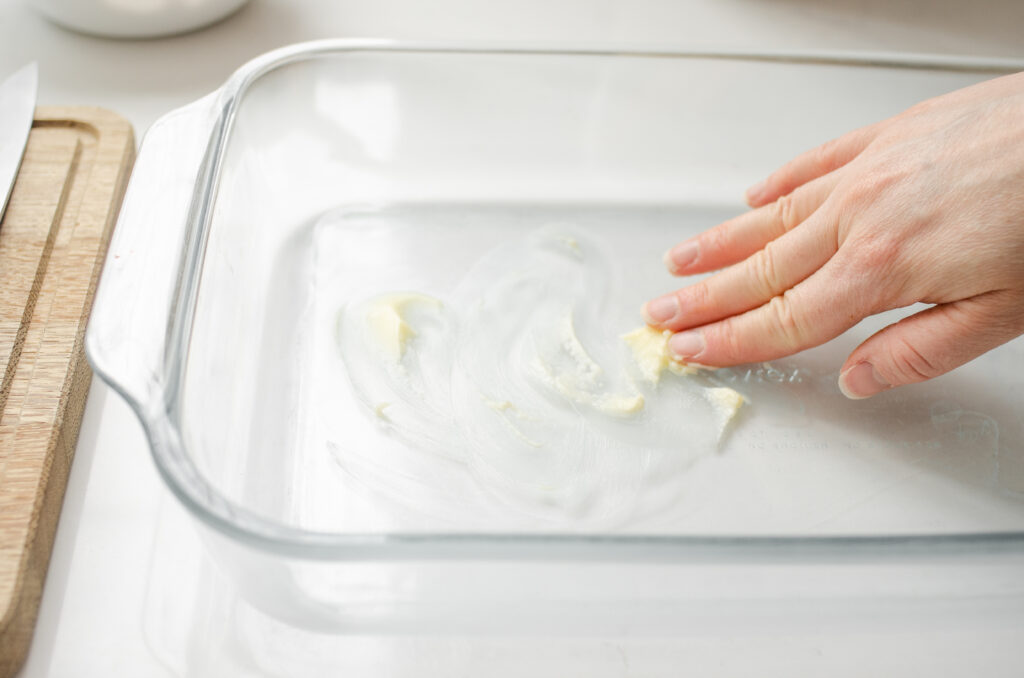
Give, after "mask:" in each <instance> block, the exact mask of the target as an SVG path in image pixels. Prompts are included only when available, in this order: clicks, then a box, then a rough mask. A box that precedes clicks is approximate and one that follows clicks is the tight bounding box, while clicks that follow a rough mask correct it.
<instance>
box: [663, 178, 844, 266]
mask: <svg viewBox="0 0 1024 678" xmlns="http://www.w3.org/2000/svg"><path fill="white" fill-rule="evenodd" d="M839 177H840V175H839V173H838V172H832V173H829V174H826V175H825V176H823V177H818V178H817V179H815V180H813V181H811V182H809V183H807V184H804V185H803V186H801V187H800V188H798V189H796V190H795V191H793V192H792V193H790V194H789V195H785V196H782V197H781V198H779V199H778V200H776V201H775V202H773V203H771V204H769V205H765V206H763V207H759V208H757V209H755V210H751V211H750V212H746V213H744V214H741V215H740V216H738V217H736V218H734V219H730V220H728V221H725V222H723V223H721V224H719V225H718V226H715V227H714V228H712V229H709V230H707V231H704V232H703V233H701V234H700V235H698V236H696V237H694V238H690V239H689V240H684V241H683V242H681V243H679V244H678V245H676V246H675V247H673V248H672V249H670V250H669V251H668V252H666V253H665V266H666V268H668V270H669V272H670V273H672V274H673V275H693V274H695V273H705V272H707V271H714V270H716V269H719V268H723V267H725V266H729V265H732V264H735V263H736V262H737V261H743V260H744V259H746V258H747V257H749V256H750V255H751V254H753V253H755V252H757V251H758V250H760V249H761V248H762V247H764V246H765V244H766V243H768V242H770V241H772V240H775V239H776V238H778V237H779V236H781V235H782V234H784V233H786V232H787V231H790V230H792V229H794V228H796V227H797V226H798V225H800V224H801V223H803V222H804V221H805V220H806V219H807V218H808V217H810V216H811V215H812V214H814V212H815V210H817V209H818V208H819V207H820V206H821V204H822V203H824V202H825V200H826V199H827V198H828V196H829V195H830V194H831V193H832V190H833V189H834V188H835V186H836V184H837V183H839Z"/></svg>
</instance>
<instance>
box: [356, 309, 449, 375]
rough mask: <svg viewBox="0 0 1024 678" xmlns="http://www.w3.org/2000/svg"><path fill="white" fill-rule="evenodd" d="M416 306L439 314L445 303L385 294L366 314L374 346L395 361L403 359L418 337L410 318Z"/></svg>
mask: <svg viewBox="0 0 1024 678" xmlns="http://www.w3.org/2000/svg"><path fill="white" fill-rule="evenodd" d="M416 306H419V307H425V308H427V309H429V310H431V311H437V310H440V308H441V301H440V300H439V299H435V298H434V297H428V296H427V295H425V294H416V293H414V292H408V293H407V292H397V293H394V294H385V295H383V296H380V297H377V298H376V299H374V300H373V301H372V302H370V307H369V309H368V310H367V312H366V326H367V328H368V329H369V331H370V336H371V338H372V339H373V342H374V344H376V346H377V347H378V348H379V349H380V351H381V353H383V354H384V356H385V357H386V358H387V359H388V360H390V361H391V362H394V363H397V362H400V361H401V360H402V356H404V355H405V349H406V347H408V345H409V341H411V340H412V338H413V337H415V336H416V331H415V330H413V328H412V327H411V326H410V325H409V323H408V321H407V318H406V316H407V314H408V313H409V311H410V309H412V308H414V307H416Z"/></svg>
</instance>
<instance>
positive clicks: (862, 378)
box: [839, 363, 892, 400]
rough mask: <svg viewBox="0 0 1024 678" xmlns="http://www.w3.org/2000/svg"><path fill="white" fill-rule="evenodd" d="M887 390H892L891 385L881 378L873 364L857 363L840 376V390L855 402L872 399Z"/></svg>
mask: <svg viewBox="0 0 1024 678" xmlns="http://www.w3.org/2000/svg"><path fill="white" fill-rule="evenodd" d="M887 388H892V386H891V384H889V383H887V382H886V381H885V380H884V379H882V377H881V376H879V374H878V372H877V371H876V370H875V367H874V365H872V364H871V363H857V364H856V365H854V366H853V367H851V368H850V369H848V370H846V371H845V372H843V373H842V374H840V375H839V390H840V391H842V392H843V395H844V396H846V397H847V398H852V399H853V400H860V399H862V398H870V397H871V396H873V395H875V394H876V393H881V392H882V391H884V390H886V389H887Z"/></svg>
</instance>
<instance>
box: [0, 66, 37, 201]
mask: <svg viewBox="0 0 1024 678" xmlns="http://www.w3.org/2000/svg"><path fill="white" fill-rule="evenodd" d="M38 82H39V67H38V66H37V65H36V64H35V63H34V62H33V63H31V64H29V65H28V66H25V67H24V68H22V69H21V70H20V71H18V72H17V73H15V74H14V75H12V76H11V77H9V78H7V80H5V81H4V82H3V84H0V220H2V219H3V217H4V210H6V209H7V200H8V198H10V197H11V189H12V188H13V187H14V178H15V177H17V176H18V167H20V166H21V156H22V155H24V153H25V144H26V143H27V142H28V133H29V131H31V129H32V118H33V116H34V115H35V110H36V85H37V84H38Z"/></svg>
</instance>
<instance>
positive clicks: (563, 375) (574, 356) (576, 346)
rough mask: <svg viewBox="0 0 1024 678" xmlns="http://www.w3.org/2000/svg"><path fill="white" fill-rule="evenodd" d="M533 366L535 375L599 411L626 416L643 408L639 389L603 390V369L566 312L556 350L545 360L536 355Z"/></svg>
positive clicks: (559, 390)
mask: <svg viewBox="0 0 1024 678" xmlns="http://www.w3.org/2000/svg"><path fill="white" fill-rule="evenodd" d="M534 368H535V372H536V373H537V374H538V376H540V377H541V378H542V379H543V380H544V381H545V382H546V383H547V384H548V385H550V386H551V387H552V388H554V390H555V391H557V392H558V393H559V394H561V395H562V396H563V397H564V398H566V399H567V400H571V401H573V402H577V403H580V404H583V405H588V406H590V407H593V408H594V409H596V410H597V411H599V412H601V413H603V414H608V415H612V416H617V417H627V416H631V415H634V414H636V413H637V412H639V411H640V410H642V409H643V408H644V397H643V396H642V395H640V394H639V393H631V394H621V393H614V392H608V391H607V390H606V387H605V384H604V379H603V376H604V370H603V369H602V368H601V366H600V365H598V364H597V362H596V361H595V360H594V359H593V358H592V357H591V356H590V354H589V353H587V349H586V348H584V347H583V344H582V343H581V342H580V339H579V337H578V336H577V335H576V327H575V325H574V324H573V320H572V314H571V313H566V315H565V316H563V318H562V321H561V323H560V325H559V334H558V351H557V352H556V353H555V355H552V356H549V359H548V360H544V359H540V358H538V359H537V360H536V361H535V362H534Z"/></svg>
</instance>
